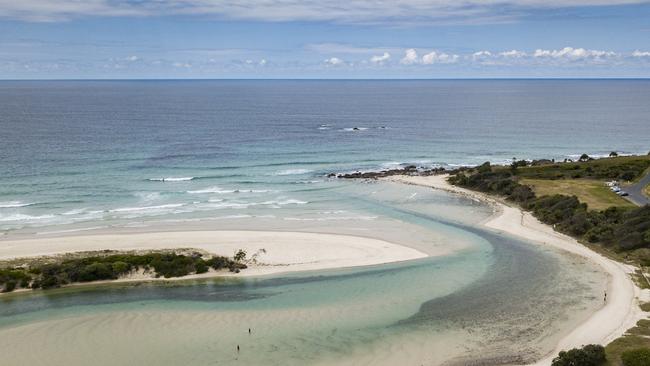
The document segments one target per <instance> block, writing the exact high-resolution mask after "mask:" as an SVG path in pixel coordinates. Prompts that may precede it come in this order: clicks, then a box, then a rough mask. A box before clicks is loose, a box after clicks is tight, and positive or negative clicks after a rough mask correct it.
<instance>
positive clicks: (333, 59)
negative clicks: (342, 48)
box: [323, 57, 345, 66]
mask: <svg viewBox="0 0 650 366" xmlns="http://www.w3.org/2000/svg"><path fill="white" fill-rule="evenodd" d="M323 62H325V64H327V65H329V66H338V65H343V64H345V61H343V60H341V59H340V58H338V57H330V58H328V59H326V60H324V61H323Z"/></svg>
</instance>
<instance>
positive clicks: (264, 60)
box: [259, 58, 267, 66]
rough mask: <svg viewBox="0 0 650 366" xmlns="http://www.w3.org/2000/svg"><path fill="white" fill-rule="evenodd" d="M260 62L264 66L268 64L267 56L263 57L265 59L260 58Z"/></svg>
mask: <svg viewBox="0 0 650 366" xmlns="http://www.w3.org/2000/svg"><path fill="white" fill-rule="evenodd" d="M259 63H260V66H264V65H266V63H267V61H266V59H265V58H263V59H261V60H260V62H259Z"/></svg>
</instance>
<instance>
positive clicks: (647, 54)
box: [632, 50, 650, 57]
mask: <svg viewBox="0 0 650 366" xmlns="http://www.w3.org/2000/svg"><path fill="white" fill-rule="evenodd" d="M632 57H650V52H648V51H639V50H636V51H634V52H632Z"/></svg>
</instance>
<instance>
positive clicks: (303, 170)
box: [275, 169, 313, 175]
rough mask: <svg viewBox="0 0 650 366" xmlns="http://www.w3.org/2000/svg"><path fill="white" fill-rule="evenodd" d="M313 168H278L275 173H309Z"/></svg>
mask: <svg viewBox="0 0 650 366" xmlns="http://www.w3.org/2000/svg"><path fill="white" fill-rule="evenodd" d="M311 172H313V170H309V169H286V170H280V171H278V172H276V173H275V175H300V174H307V173H311Z"/></svg>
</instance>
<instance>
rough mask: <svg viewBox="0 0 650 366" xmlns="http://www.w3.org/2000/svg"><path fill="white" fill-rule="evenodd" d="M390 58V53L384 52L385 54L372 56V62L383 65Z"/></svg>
mask: <svg viewBox="0 0 650 366" xmlns="http://www.w3.org/2000/svg"><path fill="white" fill-rule="evenodd" d="M388 60H390V53H388V52H384V54H383V55H376V56H372V57H371V58H370V62H372V63H373V64H378V65H383V64H384V62H386V61H388Z"/></svg>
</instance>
